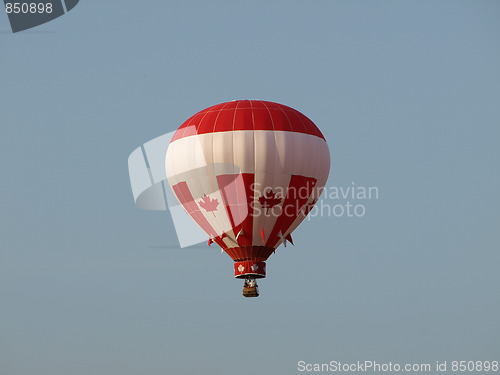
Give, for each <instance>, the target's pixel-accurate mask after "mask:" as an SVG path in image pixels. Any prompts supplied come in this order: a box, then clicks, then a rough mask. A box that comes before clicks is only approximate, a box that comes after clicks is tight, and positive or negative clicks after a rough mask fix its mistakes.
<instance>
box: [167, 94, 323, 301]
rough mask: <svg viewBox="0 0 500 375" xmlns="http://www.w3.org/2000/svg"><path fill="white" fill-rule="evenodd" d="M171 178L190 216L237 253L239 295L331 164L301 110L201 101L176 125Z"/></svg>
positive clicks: (298, 218) (287, 235)
mask: <svg viewBox="0 0 500 375" xmlns="http://www.w3.org/2000/svg"><path fill="white" fill-rule="evenodd" d="M165 166H166V173H167V180H168V184H169V185H170V187H171V188H172V190H173V193H174V195H175V196H176V197H177V199H178V200H179V202H180V203H181V205H182V206H183V207H184V209H185V210H186V212H187V213H188V214H189V215H190V216H191V218H192V219H193V220H194V221H195V222H196V223H197V224H198V225H199V226H200V227H201V228H202V229H203V230H204V231H205V232H206V233H207V235H208V244H209V245H210V244H212V243H216V244H217V245H219V246H220V247H221V249H222V250H223V251H224V252H225V253H226V254H227V255H229V256H230V257H231V258H232V259H233V260H234V276H235V277H236V278H239V279H245V286H244V289H243V295H245V296H252V297H255V296H258V289H257V284H256V282H255V279H259V278H263V277H265V276H266V260H267V259H268V258H269V257H270V256H271V255H272V254H273V253H275V250H276V249H277V248H278V246H280V245H281V244H284V245H285V246H286V243H287V242H290V243H292V244H293V242H292V237H291V234H292V232H293V231H294V230H295V228H297V226H298V225H299V224H300V223H301V222H302V220H304V218H305V217H306V216H307V214H308V213H309V212H310V211H311V209H312V208H313V206H314V204H315V203H316V201H317V200H318V198H319V196H320V195H321V192H322V190H323V188H324V186H325V183H326V180H327V178H328V173H329V170H330V154H329V150H328V145H327V143H326V140H325V138H324V136H323V134H322V133H321V132H320V130H319V129H318V128H317V127H316V125H315V124H314V123H313V122H312V121H311V120H310V119H309V118H307V117H306V116H305V115H303V114H302V113H300V112H299V111H297V110H295V109H293V108H290V107H287V106H285V105H282V104H278V103H273V102H268V101H261V100H235V101H231V102H227V103H221V104H217V105H214V106H212V107H209V108H206V109H204V110H202V111H200V112H198V113H196V114H195V115H193V116H192V117H190V118H189V119H188V120H187V121H185V122H184V123H183V124H182V125H181V126H180V127H179V129H178V130H177V131H176V132H175V134H174V136H173V137H172V140H171V142H170V144H169V146H168V150H167V154H166V161H165Z"/></svg>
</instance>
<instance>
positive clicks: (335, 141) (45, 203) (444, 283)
mask: <svg viewBox="0 0 500 375" xmlns="http://www.w3.org/2000/svg"><path fill="white" fill-rule="evenodd" d="M499 19H500V2H499V1H482V0H480V1H472V0H471V1H462V0H458V1H457V0H453V1H452V0H449V1H430V0H424V1H395V0H393V1H384V0H382V1H347V0H346V1H330V0H329V1H326V0H325V1H269V0H268V1H229V0H228V1H210V2H207V1H185V2H175V3H174V2H171V1H149V2H146V1H125V0H121V1H116V0H115V1H112V0H107V1H97V0H86V1H85V0H82V1H81V2H80V4H79V5H78V6H77V7H75V8H74V10H72V11H71V12H69V13H68V14H67V15H65V16H63V17H61V18H59V19H57V20H55V21H53V22H50V23H48V24H46V25H43V26H40V27H38V28H36V29H32V30H29V31H27V32H22V33H18V34H12V33H10V28H9V26H8V25H7V17H6V15H5V14H4V13H0V47H1V55H0V56H1V58H0V68H1V69H0V109H1V111H0V126H1V128H0V129H1V136H0V155H1V157H0V170H1V175H2V177H1V179H0V192H1V196H0V300H1V303H0V374H2V375H67V374H72V375H88V374H93V375H101V374H102V375H136V374H139V373H140V374H152V375H156V374H158V375H160V374H162V375H164V374H218V375H229V374H236V373H237V374H240V375H249V374H255V373H260V374H274V375H288V374H295V373H298V371H297V362H298V361H301V360H303V361H306V362H329V361H331V360H336V361H342V362H349V361H357V360H361V361H364V360H377V361H381V362H382V361H392V362H399V363H406V362H410V363H413V362H429V363H435V361H436V360H441V361H443V360H449V361H451V360H469V359H472V360H500V357H499V349H500V300H499V298H500V272H499V266H500V246H499V245H500V241H499V235H498V233H499V229H500V228H499V225H500V198H499V191H500V176H499V162H500V147H499V141H500V22H498V20H499ZM245 98H249V99H265V100H271V101H276V102H280V103H283V104H287V105H289V106H291V107H294V108H296V109H298V110H300V111H301V112H303V113H304V114H306V115H307V116H309V117H310V118H311V119H312V120H313V121H314V122H315V123H316V124H317V125H318V127H319V128H320V129H321V130H322V132H323V133H324V135H325V137H326V138H327V140H328V143H329V145H330V151H331V157H332V172H331V176H330V180H329V182H328V186H329V187H334V186H337V187H347V186H352V183H353V182H354V183H355V185H357V186H376V187H377V188H378V190H379V197H378V199H371V200H364V201H357V202H356V203H360V204H363V205H364V206H365V208H366V214H365V215H364V216H363V217H359V218H357V217H347V216H342V217H334V216H329V217H318V218H314V219H313V220H311V221H310V222H307V221H306V222H304V223H303V224H302V225H301V227H300V228H299V229H298V230H297V231H296V233H295V235H294V240H295V245H296V246H295V247H287V248H286V249H280V250H278V251H277V253H276V255H273V256H272V257H271V258H270V259H269V262H268V274H269V276H268V278H266V279H264V280H263V281H262V282H261V283H260V285H261V292H262V294H261V296H260V297H259V298H256V299H245V298H243V297H242V296H241V284H242V283H241V281H237V280H234V279H233V278H232V264H231V263H232V261H231V260H230V258H229V257H228V256H226V255H225V254H222V255H221V254H220V251H219V250H218V249H216V247H215V246H213V247H212V248H208V247H206V246H205V245H204V244H203V245H198V246H197V247H194V248H187V249H180V248H178V246H177V240H176V237H175V231H174V229H173V225H172V221H171V219H170V217H169V215H168V214H166V213H165V212H150V211H142V210H139V209H137V208H136V207H135V206H134V202H133V198H132V193H131V190H130V184H129V177H128V171H127V158H128V155H129V154H130V153H131V152H132V151H133V150H134V149H135V148H136V147H138V146H139V145H141V144H142V143H144V142H147V141H148V140H150V139H152V138H154V137H157V136H159V135H162V134H165V133H167V132H169V131H172V130H174V129H175V128H176V127H178V126H179V125H180V124H181V123H182V122H183V121H184V120H185V119H187V118H188V117H189V116H191V115H192V114H194V113H195V112H197V111H199V110H201V109H203V108H205V107H208V106H210V105H213V104H216V103H219V102H223V101H228V100H232V99H245ZM330 203H332V202H331V201H330ZM334 203H335V204H345V203H346V202H345V200H344V199H339V200H337V201H335V202H334ZM351 203H354V202H351ZM298 270H302V271H301V272H297V271H298Z"/></svg>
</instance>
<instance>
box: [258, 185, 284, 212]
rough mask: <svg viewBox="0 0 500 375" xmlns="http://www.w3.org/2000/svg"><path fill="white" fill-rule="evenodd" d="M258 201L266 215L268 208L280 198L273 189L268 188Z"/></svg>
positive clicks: (277, 202)
mask: <svg viewBox="0 0 500 375" xmlns="http://www.w3.org/2000/svg"><path fill="white" fill-rule="evenodd" d="M259 203H260V205H261V206H262V207H264V208H265V209H266V215H267V214H268V213H269V209H270V208H273V207H274V206H276V205H277V204H279V203H281V198H280V197H277V196H276V193H274V192H273V190H272V189H271V190H269V191H268V192H267V193H264V195H263V196H262V197H260V198H259Z"/></svg>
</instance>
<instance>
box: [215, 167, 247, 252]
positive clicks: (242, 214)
mask: <svg viewBox="0 0 500 375" xmlns="http://www.w3.org/2000/svg"><path fill="white" fill-rule="evenodd" d="M254 180H255V175H254V174H253V173H242V174H226V175H219V176H217V183H218V185H219V190H220V192H221V196H222V201H223V204H224V207H225V208H226V212H227V214H228V216H229V221H230V222H231V226H232V228H233V232H234V235H235V236H237V235H238V233H240V231H243V234H241V235H240V236H239V237H238V239H237V242H238V245H240V246H250V245H252V229H253V215H251V209H252V203H253V200H254V192H253V189H252V185H253V183H254Z"/></svg>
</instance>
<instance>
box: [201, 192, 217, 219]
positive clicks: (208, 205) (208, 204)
mask: <svg viewBox="0 0 500 375" xmlns="http://www.w3.org/2000/svg"><path fill="white" fill-rule="evenodd" d="M198 204H199V205H200V207H203V208H204V209H205V211H207V212H211V213H212V214H213V215H214V216H215V213H214V211H217V206H218V205H219V201H218V200H217V199H212V198H210V197H209V196H207V195H204V196H203V198H201V201H199V202H198Z"/></svg>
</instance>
